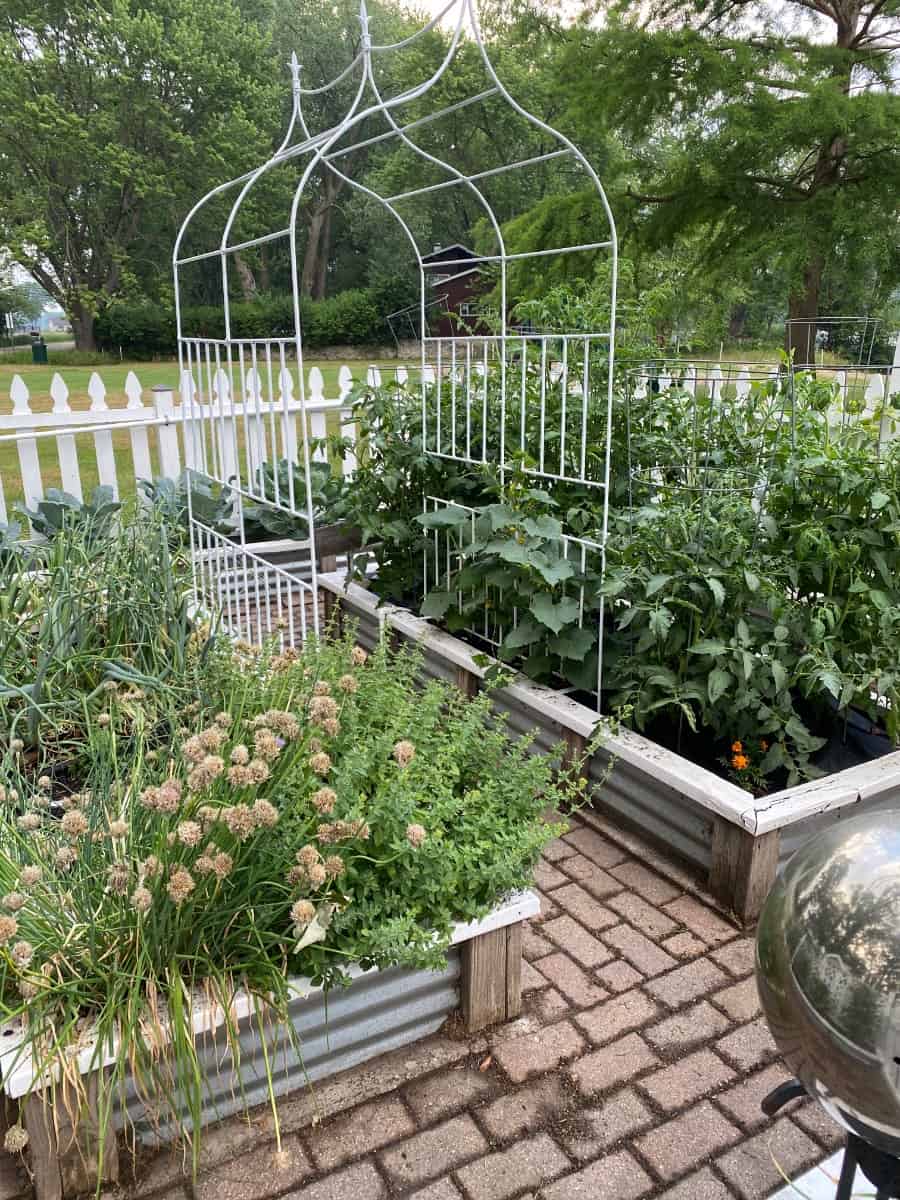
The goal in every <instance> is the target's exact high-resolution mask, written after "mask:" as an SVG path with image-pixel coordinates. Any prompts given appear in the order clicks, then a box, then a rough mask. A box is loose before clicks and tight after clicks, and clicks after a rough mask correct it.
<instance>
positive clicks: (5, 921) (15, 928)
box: [0, 917, 19, 946]
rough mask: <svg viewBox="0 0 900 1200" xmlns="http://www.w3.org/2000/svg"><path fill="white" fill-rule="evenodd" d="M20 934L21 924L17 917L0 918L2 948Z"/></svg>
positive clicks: (0, 942) (0, 943)
mask: <svg viewBox="0 0 900 1200" xmlns="http://www.w3.org/2000/svg"><path fill="white" fill-rule="evenodd" d="M18 932H19V922H18V921H17V920H16V918H15V917H0V946H5V945H6V943H7V942H8V941H9V940H10V938H14V937H15V936H16V934H17V933H18Z"/></svg>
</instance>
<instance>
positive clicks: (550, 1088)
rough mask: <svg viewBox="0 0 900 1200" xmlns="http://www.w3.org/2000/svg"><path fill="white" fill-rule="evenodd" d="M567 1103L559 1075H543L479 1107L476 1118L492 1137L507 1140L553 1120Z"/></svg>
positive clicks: (564, 1089) (500, 1140)
mask: <svg viewBox="0 0 900 1200" xmlns="http://www.w3.org/2000/svg"><path fill="white" fill-rule="evenodd" d="M567 1103H568V1095H567V1092H566V1088H565V1085H564V1083H563V1080H562V1078H561V1077H560V1076H559V1075H545V1076H544V1078H543V1079H541V1080H538V1081H536V1082H534V1083H530V1084H526V1085H525V1086H524V1087H521V1088H519V1089H518V1090H517V1091H515V1092H510V1093H509V1094H508V1095H506V1096H501V1097H500V1098H499V1099H498V1100H494V1101H493V1103H491V1104H487V1105H485V1107H484V1108H481V1109H479V1111H478V1120H479V1122H480V1124H481V1125H482V1126H483V1127H484V1128H485V1129H486V1130H487V1131H488V1133H489V1134H490V1136H491V1137H492V1138H494V1139H496V1140H497V1141H498V1142H507V1141H510V1140H511V1139H512V1138H514V1137H518V1136H519V1135H520V1134H522V1133H525V1132H526V1131H528V1130H532V1129H538V1128H540V1126H541V1125H546V1124H548V1123H549V1122H550V1121H553V1120H555V1119H556V1117H557V1116H558V1115H559V1113H560V1112H561V1111H562V1110H563V1109H564V1108H565V1107H566V1105H567Z"/></svg>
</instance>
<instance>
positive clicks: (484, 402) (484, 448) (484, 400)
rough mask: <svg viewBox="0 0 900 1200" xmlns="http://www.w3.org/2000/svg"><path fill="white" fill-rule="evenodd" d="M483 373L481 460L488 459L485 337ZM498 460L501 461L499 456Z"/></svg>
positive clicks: (484, 461) (485, 342)
mask: <svg viewBox="0 0 900 1200" xmlns="http://www.w3.org/2000/svg"><path fill="white" fill-rule="evenodd" d="M482 371H483V375H482V378H481V461H482V462H483V463H486V462H487V461H488V456H487V446H488V344H487V339H485V341H484V360H483V363H482ZM500 462H501V463H502V462H503V459H502V457H501V459H500Z"/></svg>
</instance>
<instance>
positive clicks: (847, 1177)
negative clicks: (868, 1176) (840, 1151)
mask: <svg viewBox="0 0 900 1200" xmlns="http://www.w3.org/2000/svg"><path fill="white" fill-rule="evenodd" d="M855 1178H856V1146H855V1145H854V1144H853V1138H852V1137H850V1138H848V1139H847V1149H846V1150H845V1151H844V1165H843V1167H842V1168H841V1178H840V1181H839V1183H838V1190H837V1193H836V1194H835V1197H834V1200H852V1197H853V1181H854V1179H855Z"/></svg>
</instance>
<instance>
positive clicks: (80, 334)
mask: <svg viewBox="0 0 900 1200" xmlns="http://www.w3.org/2000/svg"><path fill="white" fill-rule="evenodd" d="M69 320H70V321H71V322H72V333H73V334H74V336H75V349H76V350H96V349H97V342H96V340H95V338H94V310H93V309H92V308H90V307H89V306H88V305H86V304H84V303H82V302H81V301H80V300H76V301H75V302H74V303H73V304H72V305H71V306H69Z"/></svg>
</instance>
